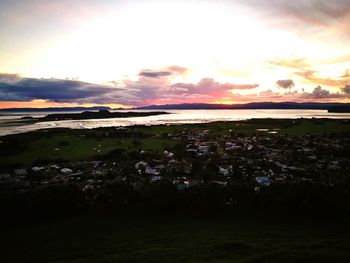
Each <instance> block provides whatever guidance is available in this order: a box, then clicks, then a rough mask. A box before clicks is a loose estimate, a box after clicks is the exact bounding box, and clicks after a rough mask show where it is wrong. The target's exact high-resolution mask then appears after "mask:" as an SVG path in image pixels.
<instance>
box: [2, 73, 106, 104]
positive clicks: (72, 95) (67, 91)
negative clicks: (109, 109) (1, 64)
mask: <svg viewBox="0 0 350 263" xmlns="http://www.w3.org/2000/svg"><path fill="white" fill-rule="evenodd" d="M110 92H111V88H109V87H107V86H103V85H95V84H91V83H87V82H82V81H77V80H61V79H36V78H20V77H18V76H17V75H14V76H12V77H11V76H8V75H6V74H1V77H0V100H1V101H29V100H33V99H43V100H49V101H55V102H68V101H79V100H80V99H86V98H91V97H96V96H101V95H105V94H107V93H110Z"/></svg>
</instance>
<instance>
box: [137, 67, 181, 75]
mask: <svg viewBox="0 0 350 263" xmlns="http://www.w3.org/2000/svg"><path fill="white" fill-rule="evenodd" d="M187 71H188V68H184V67H180V66H169V67H167V68H165V69H164V70H160V71H155V70H149V69H145V70H142V71H141V72H140V73H139V76H141V77H148V78H161V77H168V76H171V75H182V74H185V73H186V72H187Z"/></svg>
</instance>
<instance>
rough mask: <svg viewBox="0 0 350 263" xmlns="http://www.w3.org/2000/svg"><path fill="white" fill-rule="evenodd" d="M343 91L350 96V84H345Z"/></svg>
mask: <svg viewBox="0 0 350 263" xmlns="http://www.w3.org/2000/svg"><path fill="white" fill-rule="evenodd" d="M342 92H344V93H345V94H347V95H349V96H350V85H345V87H344V88H343V89H342Z"/></svg>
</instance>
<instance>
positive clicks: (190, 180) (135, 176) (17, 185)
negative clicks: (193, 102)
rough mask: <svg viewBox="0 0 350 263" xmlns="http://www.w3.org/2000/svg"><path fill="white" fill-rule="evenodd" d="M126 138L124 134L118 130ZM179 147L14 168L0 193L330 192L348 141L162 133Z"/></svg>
mask: <svg viewBox="0 0 350 263" xmlns="http://www.w3.org/2000/svg"><path fill="white" fill-rule="evenodd" d="M122 129H123V132H124V133H129V132H130V133H131V134H132V132H133V131H132V130H129V128H122ZM153 136H154V137H159V136H162V137H166V138H167V139H169V140H172V141H175V142H177V143H178V144H177V146H175V147H173V149H169V150H165V151H162V152H153V151H146V150H143V149H139V151H138V152H137V153H136V154H134V156H133V157H128V158H125V154H124V153H123V152H122V151H121V152H120V153H118V151H117V153H116V155H115V156H114V157H111V158H107V159H106V160H103V159H101V160H98V159H97V160H89V161H76V162H65V163H49V164H46V165H42V166H32V167H18V168H14V169H11V170H5V171H2V172H1V173H0V187H1V189H3V190H5V191H10V192H13V191H15V192H23V191H27V190H29V189H35V188H43V187H46V186H48V185H62V184H67V185H69V184H74V185H76V186H78V187H79V188H80V189H81V190H82V191H84V192H86V193H89V195H90V196H91V200H90V201H91V202H93V200H94V198H97V196H98V195H99V194H100V193H101V192H103V191H104V189H105V186H106V185H108V184H113V183H125V184H128V185H129V186H131V187H133V188H134V190H135V191H136V192H142V191H143V189H144V188H145V187H147V186H148V185H150V184H153V183H155V182H157V181H166V182H168V183H169V182H171V183H172V184H173V185H174V186H176V188H177V190H178V191H183V190H185V189H188V188H191V187H192V186H194V185H198V184H203V183H212V184H218V185H221V186H225V185H229V184H232V183H235V184H246V185H249V186H251V187H252V188H253V189H254V191H257V192H258V191H260V190H261V188H264V187H270V186H271V185H272V184H288V183H292V182H298V181H309V182H317V183H321V184H326V185H330V186H332V185H333V184H335V183H338V182H341V180H347V179H346V178H345V174H347V173H348V172H349V170H350V156H349V155H348V154H347V153H349V149H350V140H349V138H347V137H341V136H313V135H304V136H287V135H281V134H279V133H278V131H269V130H266V131H265V130H261V131H259V132H258V133H257V134H255V135H252V136H246V135H244V134H236V133H235V132H234V131H230V135H224V136H212V135H210V130H200V131H193V130H188V129H184V130H182V131H181V132H178V133H174V134H172V133H162V134H157V135H153Z"/></svg>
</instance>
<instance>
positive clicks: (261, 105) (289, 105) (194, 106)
mask: <svg viewBox="0 0 350 263" xmlns="http://www.w3.org/2000/svg"><path fill="white" fill-rule="evenodd" d="M338 106H346V107H350V103H320V102H252V103H245V104H208V103H184V104H166V105H150V106H144V107H138V108H136V109H140V110H199V109H201V110H214V109H314V110H328V109H329V108H332V107H338Z"/></svg>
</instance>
